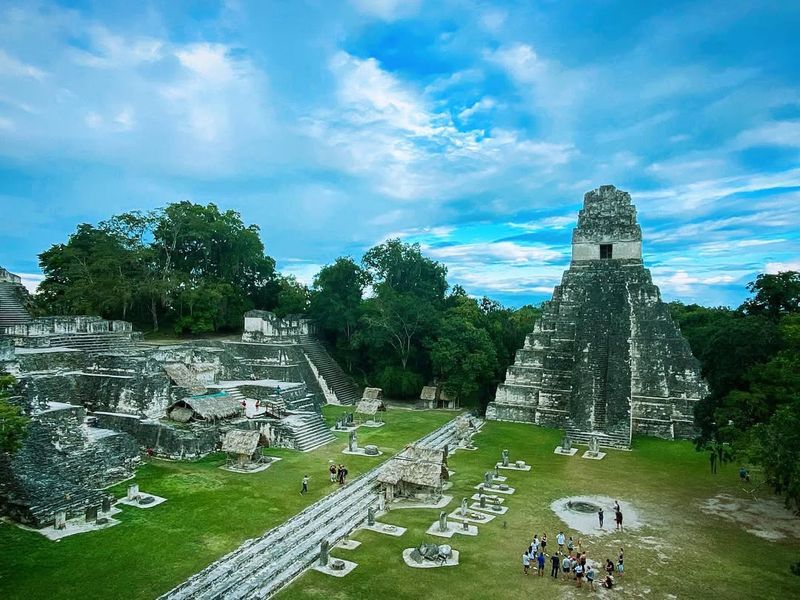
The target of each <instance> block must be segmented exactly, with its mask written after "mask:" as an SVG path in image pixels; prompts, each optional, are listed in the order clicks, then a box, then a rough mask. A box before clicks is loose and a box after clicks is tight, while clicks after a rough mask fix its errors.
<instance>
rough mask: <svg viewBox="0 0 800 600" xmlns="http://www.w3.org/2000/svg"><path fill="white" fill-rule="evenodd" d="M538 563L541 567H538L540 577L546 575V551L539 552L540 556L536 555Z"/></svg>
mask: <svg viewBox="0 0 800 600" xmlns="http://www.w3.org/2000/svg"><path fill="white" fill-rule="evenodd" d="M536 563H537V565H538V567H539V568H538V569H537V573H538V574H539V577H544V552H541V551H540V552H539V556H537V557H536Z"/></svg>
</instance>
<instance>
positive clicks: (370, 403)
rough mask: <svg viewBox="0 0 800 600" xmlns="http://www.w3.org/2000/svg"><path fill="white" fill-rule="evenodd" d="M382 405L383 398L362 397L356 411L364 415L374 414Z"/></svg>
mask: <svg viewBox="0 0 800 600" xmlns="http://www.w3.org/2000/svg"><path fill="white" fill-rule="evenodd" d="M382 406H383V402H382V401H381V400H371V399H368V398H362V399H361V400H359V401H358V404H356V412H357V413H361V414H364V415H374V414H375V413H377V412H378V411H379V410H380V409H381V407H382Z"/></svg>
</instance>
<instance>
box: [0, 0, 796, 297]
mask: <svg viewBox="0 0 800 600" xmlns="http://www.w3.org/2000/svg"><path fill="white" fill-rule="evenodd" d="M798 30H800V3H796V2H785V1H784V2H770V1H769V0H766V1H760V2H756V1H753V2H737V1H735V0H727V1H725V2H675V1H673V2H669V3H662V2H642V1H620V2H614V1H611V0H597V1H594V2H592V1H588V0H586V1H574V2H569V1H548V0H538V1H530V2H505V3H499V2H498V3H490V2H477V1H466V0H465V1H448V0H441V1H437V2H424V1H418V2H415V1H413V0H412V1H409V0H406V1H404V2H401V1H399V0H372V1H368V0H352V1H349V2H346V1H342V2H335V1H323V0H320V1H308V2H302V1H299V0H297V1H293V2H277V1H273V2H267V1H265V2H239V1H235V0H231V1H227V2H192V3H188V2H176V1H173V2H160V3H159V2H137V3H131V2H110V1H108V0H106V1H102V2H90V1H86V2H69V3H68V2H35V1H26V2H19V3H17V2H14V1H13V0H10V1H9V0H7V1H5V2H3V3H2V5H0V207H2V211H3V215H4V217H5V218H3V219H2V220H0V265H1V266H5V267H6V268H9V269H10V270H12V271H15V272H18V273H22V274H25V276H26V279H27V280H28V282H29V283H31V284H33V283H35V281H36V279H37V276H38V267H37V258H36V256H37V254H38V253H40V252H42V251H43V250H45V249H47V248H48V247H49V246H50V245H51V244H53V243H57V242H61V241H64V240H65V239H66V237H67V236H68V235H69V233H70V232H72V231H74V229H75V227H76V225H77V224H78V223H81V222H90V223H96V222H98V221H100V220H103V219H105V218H108V217H109V216H110V215H112V214H116V213H119V212H122V211H126V210H133V209H149V208H154V207H158V206H163V205H165V204H167V203H169V202H174V201H179V200H184V199H189V200H192V201H195V202H202V203H206V202H215V203H217V204H218V205H219V206H221V207H223V208H234V209H236V210H238V211H239V212H240V213H241V214H242V216H243V218H244V220H245V221H246V222H247V223H257V224H258V225H260V227H261V229H262V237H263V239H264V242H265V244H266V247H267V252H268V253H269V254H270V255H272V256H274V257H275V258H276V260H277V261H278V265H279V267H280V268H281V270H282V271H283V272H286V273H293V274H295V275H297V276H298V277H299V278H300V279H301V280H304V281H307V282H308V281H310V280H311V279H312V278H313V275H314V273H315V272H316V271H317V270H318V269H319V267H320V266H321V265H324V264H326V263H328V262H330V261H332V260H333V259H334V258H335V257H337V256H340V255H352V256H354V257H356V258H358V257H360V255H361V253H362V252H363V251H364V250H365V249H367V248H369V247H371V246H372V245H374V244H376V243H379V242H381V241H383V240H385V239H387V238H389V237H393V236H400V237H403V238H404V239H406V240H409V241H415V242H419V243H420V244H421V245H422V246H423V248H424V249H425V251H426V252H427V253H428V254H429V255H430V256H432V257H433V258H436V259H437V260H440V261H442V262H444V263H445V264H446V265H447V266H448V269H449V280H450V282H451V283H453V284H454V283H460V284H461V285H463V286H464V287H465V288H466V289H467V291H468V292H470V293H472V294H475V295H483V294H486V295H488V296H490V297H493V298H496V299H499V300H501V301H502V302H503V303H505V304H509V305H520V304H524V303H527V302H539V301H541V300H544V299H546V298H547V297H548V296H549V295H550V293H551V291H552V288H553V286H554V285H555V284H557V283H558V281H559V280H560V277H561V273H562V272H563V270H564V269H565V268H566V267H567V266H568V262H569V242H570V236H571V230H572V227H573V226H574V223H575V220H576V217H577V211H578V209H579V208H580V206H581V204H582V198H583V194H584V193H585V192H586V191H588V190H590V189H592V188H595V187H597V186H599V185H602V184H606V183H611V184H614V185H616V186H617V187H621V188H623V189H625V190H628V191H630V192H631V194H632V196H633V199H634V202H635V204H636V205H637V208H638V211H639V220H640V223H641V224H642V227H643V230H644V236H645V238H644V240H645V241H644V248H645V260H646V263H647V266H648V267H649V268H650V269H651V272H652V274H653V278H654V281H655V282H656V283H657V284H658V285H659V286H660V287H661V290H662V293H663V296H664V297H665V298H666V299H674V298H680V299H683V300H684V301H687V302H691V301H696V302H700V303H704V304H712V305H718V304H728V305H737V304H738V303H739V302H741V300H742V299H743V298H744V297H745V296H746V290H745V289H744V286H745V284H746V283H747V282H748V281H750V280H752V279H753V278H754V276H755V274H757V273H759V272H764V271H770V272H776V271H779V270H787V269H800V240H799V236H798V230H799V229H800V228H798V223H799V222H800V161H798V158H800V68H799V67H800V63H799V62H798V56H800V40H798V37H797V31H798Z"/></svg>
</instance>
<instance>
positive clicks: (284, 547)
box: [161, 419, 457, 600]
mask: <svg viewBox="0 0 800 600" xmlns="http://www.w3.org/2000/svg"><path fill="white" fill-rule="evenodd" d="M455 422H456V419H454V420H453V421H451V422H449V423H447V424H445V425H443V426H442V427H440V428H439V429H437V430H436V431H433V432H431V433H430V434H428V435H426V436H424V437H423V438H421V439H420V440H418V441H417V442H416V443H417V444H420V445H425V446H429V447H433V448H442V447H443V446H444V444H453V443H455V441H456V439H457V428H456V425H455ZM386 464H387V463H383V464H381V465H378V466H377V467H375V468H374V469H372V470H370V471H368V472H367V473H365V474H364V475H362V476H361V477H359V478H357V479H355V480H353V481H352V482H350V483H349V484H348V485H347V486H345V487H343V488H340V489H338V490H337V491H335V492H333V493H332V494H329V495H328V496H326V497H324V498H322V499H321V500H319V501H317V502H315V503H314V504H312V505H311V506H309V507H308V508H306V509H304V510H303V511H302V512H301V513H299V514H298V515H295V516H294V517H292V518H290V519H288V520H287V521H286V522H284V523H283V524H282V525H280V526H278V527H276V528H274V529H271V530H269V531H267V532H266V533H265V534H264V535H263V536H261V537H260V538H258V539H254V540H248V541H247V542H245V543H244V544H242V545H241V546H240V547H239V548H237V549H236V550H234V551H233V552H231V553H229V554H228V555H226V556H224V557H222V558H221V559H219V560H218V561H216V562H215V563H213V564H211V565H209V566H208V567H206V568H205V569H203V570H202V571H200V572H199V573H198V574H196V575H194V576H193V577H191V578H190V579H189V580H187V581H186V582H184V583H183V584H181V585H179V586H178V587H176V588H175V589H173V590H171V591H170V592H168V593H166V594H164V595H163V596H162V597H161V599H162V600H184V599H185V600H189V599H192V600H194V599H198V600H217V599H223V598H224V599H225V600H228V599H233V600H236V599H248V600H250V599H256V598H258V599H261V598H268V597H270V596H271V595H273V594H274V593H276V592H277V591H278V590H279V589H280V588H282V587H283V586H284V585H286V584H287V583H288V582H290V581H292V579H294V578H295V577H297V576H298V575H299V574H300V573H302V572H303V571H304V570H305V569H306V568H308V567H309V566H310V565H311V564H312V563H314V562H315V561H316V560H317V559H318V557H319V545H320V542H321V541H322V540H327V541H328V542H329V543H330V544H331V546H333V545H334V544H336V542H338V541H339V540H341V539H342V538H343V537H344V536H345V535H346V534H347V533H349V532H350V531H352V529H353V528H355V527H357V526H359V525H360V524H362V523H363V522H364V521H365V520H366V517H367V510H368V508H369V507H370V506H374V504H375V503H376V500H377V496H376V491H377V477H378V474H379V473H380V471H381V469H383V468H385V467H386Z"/></svg>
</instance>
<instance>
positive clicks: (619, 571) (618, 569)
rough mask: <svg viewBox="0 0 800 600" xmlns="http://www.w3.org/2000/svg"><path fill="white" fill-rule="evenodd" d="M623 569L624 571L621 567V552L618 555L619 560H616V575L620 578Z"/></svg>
mask: <svg viewBox="0 0 800 600" xmlns="http://www.w3.org/2000/svg"><path fill="white" fill-rule="evenodd" d="M623 571H624V567H623V564H622V554H620V555H619V560H618V561H617V575H619V576H620V579H621V578H622V572H623Z"/></svg>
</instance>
